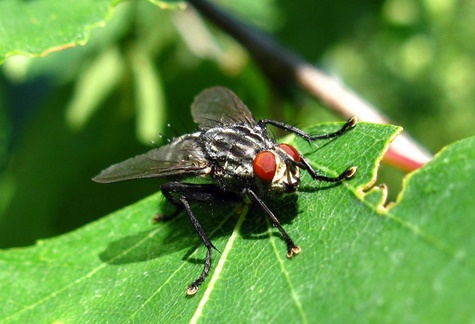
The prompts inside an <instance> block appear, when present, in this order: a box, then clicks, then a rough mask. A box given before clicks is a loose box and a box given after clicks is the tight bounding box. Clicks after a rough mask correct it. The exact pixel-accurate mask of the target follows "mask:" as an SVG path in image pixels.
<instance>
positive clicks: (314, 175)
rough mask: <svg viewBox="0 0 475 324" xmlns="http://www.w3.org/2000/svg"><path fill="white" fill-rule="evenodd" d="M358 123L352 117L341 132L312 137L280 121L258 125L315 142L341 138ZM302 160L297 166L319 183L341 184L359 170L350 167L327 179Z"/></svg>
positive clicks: (261, 122) (267, 121) (270, 121)
mask: <svg viewBox="0 0 475 324" xmlns="http://www.w3.org/2000/svg"><path fill="white" fill-rule="evenodd" d="M356 123H357V119H356V117H351V118H350V119H348V120H347V121H346V123H345V125H343V127H342V128H340V130H338V131H336V132H334V133H329V134H320V135H310V134H308V133H305V132H304V131H302V130H300V129H298V128H297V127H294V126H292V125H289V124H285V123H282V122H278V121H275V120H271V119H261V120H260V121H259V123H258V124H259V125H261V126H264V125H267V124H269V125H273V126H276V127H279V128H281V129H283V130H285V131H287V132H291V133H294V134H296V135H298V136H300V137H302V138H303V139H305V140H306V141H315V140H320V139H329V138H335V137H339V136H341V135H343V134H344V133H346V132H347V131H348V130H350V129H352V128H353V127H355V125H356ZM300 159H301V161H300V162H299V163H298V164H297V165H298V166H299V167H300V168H302V169H304V170H307V171H308V173H310V175H311V176H312V178H313V179H314V180H319V181H326V182H341V181H343V180H345V179H350V178H351V177H353V175H354V174H355V173H356V170H357V169H358V167H356V166H352V167H349V168H348V169H346V170H345V171H344V172H343V173H342V174H340V175H339V176H337V177H327V176H322V175H319V174H317V172H316V171H315V169H314V168H312V166H311V165H310V163H308V161H307V160H306V159H305V158H304V157H303V156H300Z"/></svg>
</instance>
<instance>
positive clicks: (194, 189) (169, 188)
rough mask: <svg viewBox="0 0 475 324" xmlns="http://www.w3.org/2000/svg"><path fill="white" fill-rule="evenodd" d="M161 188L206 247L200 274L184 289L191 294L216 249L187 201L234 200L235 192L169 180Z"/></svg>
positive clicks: (206, 269) (195, 289)
mask: <svg viewBox="0 0 475 324" xmlns="http://www.w3.org/2000/svg"><path fill="white" fill-rule="evenodd" d="M161 189H162V193H163V195H164V196H165V197H166V198H167V199H168V200H169V201H170V202H171V203H172V204H174V205H175V206H176V207H177V208H179V210H178V211H177V212H176V213H178V212H179V211H180V210H181V209H184V210H185V211H186V213H187V215H188V217H189V218H190V220H191V223H192V224H193V227H194V228H195V230H196V232H197V233H198V235H199V236H200V238H201V240H202V241H203V244H204V245H205V247H206V249H207V252H206V258H205V264H204V268H203V271H202V272H201V275H200V276H199V277H198V278H197V279H196V280H195V281H193V282H192V283H191V285H189V286H188V288H187V290H186V294H187V295H188V296H193V295H194V294H196V292H197V291H198V287H199V286H200V285H201V284H202V283H203V281H204V280H205V279H206V277H207V276H208V273H209V270H210V268H211V252H212V249H215V250H216V247H215V246H214V245H213V243H211V241H210V240H209V238H208V236H207V235H206V233H205V231H204V230H203V227H202V226H201V224H200V222H199V221H198V219H197V218H196V216H195V215H194V213H193V211H192V210H191V208H190V204H189V201H213V200H218V199H220V200H221V199H233V200H235V199H236V198H237V197H236V195H235V194H232V193H228V192H223V190H222V189H220V188H219V187H218V186H216V185H213V184H190V183H181V182H170V183H166V184H164V185H162V187H161ZM176 213H175V214H176Z"/></svg>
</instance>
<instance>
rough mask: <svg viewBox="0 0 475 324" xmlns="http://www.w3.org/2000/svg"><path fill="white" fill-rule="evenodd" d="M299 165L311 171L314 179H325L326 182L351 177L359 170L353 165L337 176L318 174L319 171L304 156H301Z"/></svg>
mask: <svg viewBox="0 0 475 324" xmlns="http://www.w3.org/2000/svg"><path fill="white" fill-rule="evenodd" d="M298 165H299V167H301V168H302V169H304V170H307V171H308V173H310V176H311V177H312V179H313V180H319V181H325V182H341V181H343V180H346V179H351V178H352V177H353V176H354V175H355V173H356V171H357V170H358V167H356V166H352V167H349V168H348V169H346V170H345V171H344V172H343V173H342V174H340V175H339V176H337V177H334V178H333V177H327V176H322V175H319V174H317V171H315V169H314V168H313V167H312V166H311V165H310V163H309V162H308V161H307V159H305V158H304V157H303V156H301V157H300V163H299V164H298Z"/></svg>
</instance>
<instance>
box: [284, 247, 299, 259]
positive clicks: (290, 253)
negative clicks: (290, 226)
mask: <svg viewBox="0 0 475 324" xmlns="http://www.w3.org/2000/svg"><path fill="white" fill-rule="evenodd" d="M300 252H302V249H301V248H300V246H297V245H294V246H291V247H289V248H288V249H287V258H289V259H290V258H292V257H293V256H294V255H296V254H299V253H300Z"/></svg>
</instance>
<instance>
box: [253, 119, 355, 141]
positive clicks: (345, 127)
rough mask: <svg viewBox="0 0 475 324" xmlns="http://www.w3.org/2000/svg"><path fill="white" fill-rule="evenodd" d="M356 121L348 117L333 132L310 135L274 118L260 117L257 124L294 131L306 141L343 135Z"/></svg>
mask: <svg viewBox="0 0 475 324" xmlns="http://www.w3.org/2000/svg"><path fill="white" fill-rule="evenodd" d="M356 123H357V119H356V117H351V118H350V119H348V120H347V121H346V123H345V125H343V127H342V128H340V130H338V131H336V132H334V133H329V134H320V135H310V134H308V133H305V132H304V131H302V130H300V129H298V128H297V127H295V126H292V125H289V124H286V123H282V122H279V121H276V120H272V119H261V120H260V121H259V122H258V124H259V125H261V126H265V125H267V124H269V125H273V126H275V127H279V128H281V129H283V130H285V131H287V132H290V133H294V134H296V135H298V136H300V137H302V138H303V139H304V140H306V141H315V140H320V139H328V138H334V137H339V136H341V135H343V134H344V133H346V132H347V131H348V130H350V129H352V128H353V127H355V125H356Z"/></svg>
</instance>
